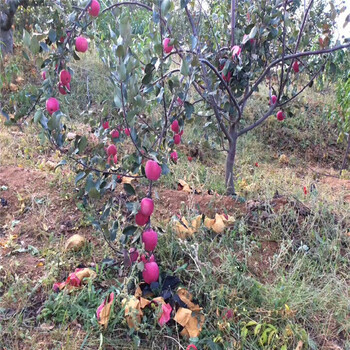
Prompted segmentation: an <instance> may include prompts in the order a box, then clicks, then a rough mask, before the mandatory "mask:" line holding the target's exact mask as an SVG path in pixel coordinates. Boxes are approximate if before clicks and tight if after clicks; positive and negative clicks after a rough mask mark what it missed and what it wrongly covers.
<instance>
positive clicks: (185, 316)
mask: <svg viewBox="0 0 350 350" xmlns="http://www.w3.org/2000/svg"><path fill="white" fill-rule="evenodd" d="M191 315H192V311H191V310H190V309H186V308H184V307H180V308H179V309H178V310H177V312H176V314H175V316H174V321H176V322H177V323H178V324H180V325H181V326H182V327H185V326H186V324H187V323H188V321H189V320H190V318H191Z"/></svg>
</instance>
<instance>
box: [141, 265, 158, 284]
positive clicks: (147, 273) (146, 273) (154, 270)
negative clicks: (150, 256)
mask: <svg viewBox="0 0 350 350" xmlns="http://www.w3.org/2000/svg"><path fill="white" fill-rule="evenodd" d="M142 277H143V279H144V280H145V282H146V283H147V284H151V283H153V282H157V281H158V278H159V267H158V264H157V263H156V262H155V261H152V262H147V263H146V264H145V267H144V270H143V271H142Z"/></svg>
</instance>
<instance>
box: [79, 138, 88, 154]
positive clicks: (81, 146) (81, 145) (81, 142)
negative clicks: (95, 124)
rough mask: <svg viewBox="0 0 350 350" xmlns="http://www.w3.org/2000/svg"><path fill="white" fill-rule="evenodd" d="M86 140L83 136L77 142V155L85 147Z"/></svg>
mask: <svg viewBox="0 0 350 350" xmlns="http://www.w3.org/2000/svg"><path fill="white" fill-rule="evenodd" d="M87 144H88V140H87V137H86V136H83V137H82V138H81V139H80V140H79V141H78V150H79V153H83V152H84V151H85V149H86V147H87Z"/></svg>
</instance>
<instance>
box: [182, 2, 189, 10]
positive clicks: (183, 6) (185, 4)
mask: <svg viewBox="0 0 350 350" xmlns="http://www.w3.org/2000/svg"><path fill="white" fill-rule="evenodd" d="M189 2H190V0H181V2H180V4H181V8H182V9H184V8H185V7H186V6H187V5H188V3H189Z"/></svg>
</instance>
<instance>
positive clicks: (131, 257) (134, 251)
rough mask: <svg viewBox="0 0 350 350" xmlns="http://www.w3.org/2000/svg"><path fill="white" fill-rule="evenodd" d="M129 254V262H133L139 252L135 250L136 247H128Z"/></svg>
mask: <svg viewBox="0 0 350 350" xmlns="http://www.w3.org/2000/svg"><path fill="white" fill-rule="evenodd" d="M129 256H130V260H131V262H135V261H137V259H138V258H139V252H138V251H137V249H136V248H130V249H129Z"/></svg>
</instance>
